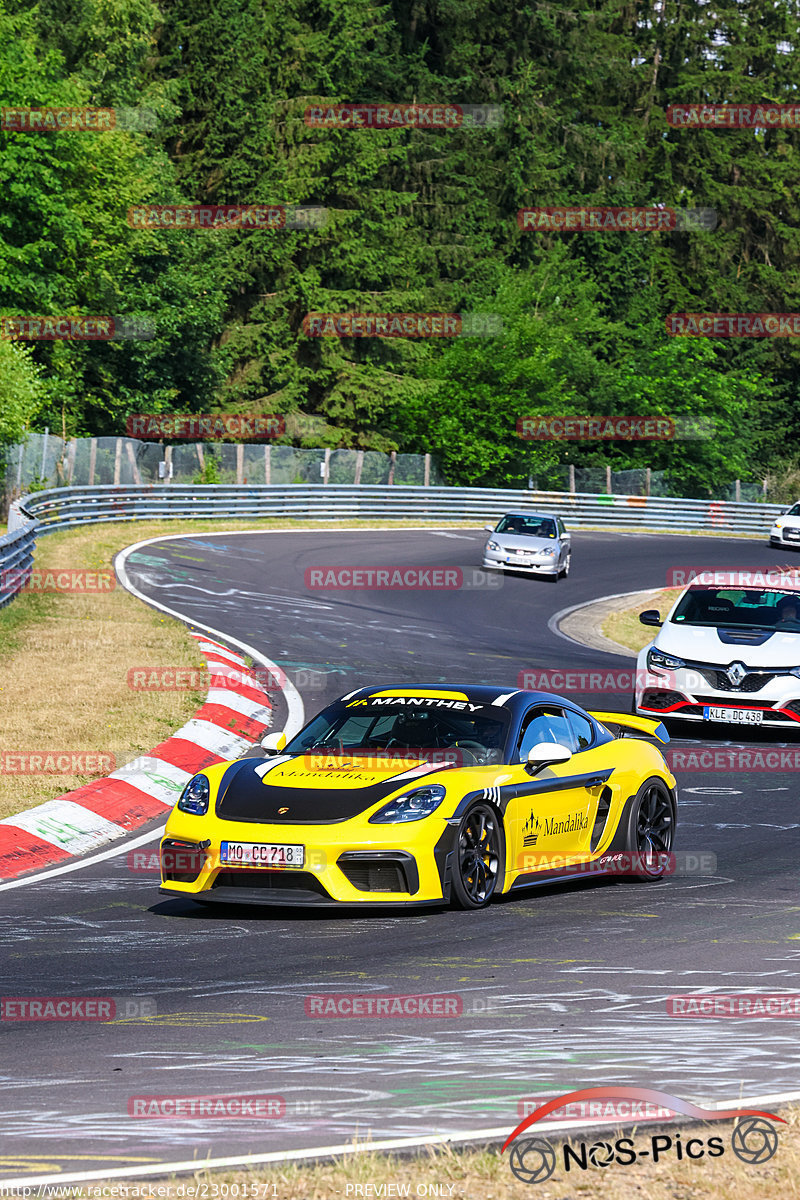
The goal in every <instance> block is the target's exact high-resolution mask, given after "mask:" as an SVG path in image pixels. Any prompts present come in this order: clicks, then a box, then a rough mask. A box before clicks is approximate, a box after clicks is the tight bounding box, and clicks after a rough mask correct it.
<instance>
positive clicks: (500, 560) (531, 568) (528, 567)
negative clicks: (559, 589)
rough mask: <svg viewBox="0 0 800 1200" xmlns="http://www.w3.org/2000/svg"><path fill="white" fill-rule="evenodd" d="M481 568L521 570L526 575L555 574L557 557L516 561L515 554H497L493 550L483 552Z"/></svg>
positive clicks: (557, 569)
mask: <svg viewBox="0 0 800 1200" xmlns="http://www.w3.org/2000/svg"><path fill="white" fill-rule="evenodd" d="M520 557H522V556H520ZM483 569H484V571H522V572H524V573H525V574H526V575H557V574H558V573H559V566H558V559H557V558H555V559H537V560H535V561H533V562H518V561H517V556H516V555H515V554H508V555H506V554H499V553H496V552H495V551H487V552H486V553H485V554H484V556H483Z"/></svg>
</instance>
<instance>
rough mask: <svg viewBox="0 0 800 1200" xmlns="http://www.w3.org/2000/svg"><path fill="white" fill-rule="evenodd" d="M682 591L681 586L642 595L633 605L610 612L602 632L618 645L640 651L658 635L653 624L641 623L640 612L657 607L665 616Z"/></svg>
mask: <svg viewBox="0 0 800 1200" xmlns="http://www.w3.org/2000/svg"><path fill="white" fill-rule="evenodd" d="M682 591H683V588H680V587H677V588H662V589H661V590H660V591H656V592H649V593H648V594H647V595H646V596H644V595H642V596H640V598H639V599H638V600H637V601H636V604H634V605H633V606H632V607H630V608H621V609H619V610H618V611H617V612H612V613H610V614H609V615H608V616H607V617H606V619H605V621H603V624H602V625H601V627H600V631H601V633H603V634H605V636H606V637H607V638H611V640H612V641H613V642H617V643H618V645H620V646H627V647H628V648H629V649H630V650H636V651H637V653H638V651H639V650H641V649H642V648H643V647H644V646H647V645H649V644H650V642H652V640H653V638H654V637H655V635H656V630H655V628H654V627H653V626H651V625H642V624H640V622H639V613H640V612H644V610H645V609H646V608H657V609H658V611H659V612H660V613H661V616H662V617H665V616H666V615H667V613H668V612H669V610H670V609H671V608H672V606H673V604H674V603H675V601H676V600H677V598H678V596H679V595H680V593H681V592H682Z"/></svg>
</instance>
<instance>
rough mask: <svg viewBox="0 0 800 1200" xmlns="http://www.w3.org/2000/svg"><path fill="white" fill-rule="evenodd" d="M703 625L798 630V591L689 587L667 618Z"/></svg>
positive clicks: (683, 622)
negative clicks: (670, 615)
mask: <svg viewBox="0 0 800 1200" xmlns="http://www.w3.org/2000/svg"><path fill="white" fill-rule="evenodd" d="M670 619H671V620H672V621H673V622H674V623H675V624H677V625H706V626H710V627H711V628H713V629H718V628H720V627H723V626H724V627H725V628H728V627H734V628H741V627H745V628H747V629H770V630H778V631H782V632H785V633H800V593H798V592H782V591H778V590H777V589H774V590H761V589H759V588H690V589H689V591H688V592H687V593H686V595H685V596H684V597H683V599H682V600H681V602H680V604H679V605H678V607H677V608H676V609H675V612H674V613H673V615H672V617H671V618H670Z"/></svg>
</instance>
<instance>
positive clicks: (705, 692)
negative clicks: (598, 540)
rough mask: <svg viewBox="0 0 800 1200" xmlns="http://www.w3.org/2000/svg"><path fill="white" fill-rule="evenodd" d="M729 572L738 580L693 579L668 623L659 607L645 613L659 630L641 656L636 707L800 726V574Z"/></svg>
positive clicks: (647, 712) (720, 721)
mask: <svg viewBox="0 0 800 1200" xmlns="http://www.w3.org/2000/svg"><path fill="white" fill-rule="evenodd" d="M722 574H727V575H729V576H731V575H732V574H735V575H736V576H737V577H738V578H736V579H733V578H732V579H731V582H730V583H729V584H728V585H727V586H716V585H715V586H709V585H707V584H705V583H703V584H701V585H698V584H697V583H693V584H691V585H690V586H689V587H688V588H686V589H685V590H684V591H683V592H682V593H681V595H680V596H679V597H678V599H677V601H676V602H675V604H674V605H673V607H672V609H671V610H670V611H669V613H668V614H667V616H666V617H665V618H664V621H663V623H662V621H661V617H660V614H659V613H658V612H657V610H655V609H648V610H647V611H646V612H643V613H640V615H639V620H640V621H641V622H642V624H643V625H652V626H654V627H659V631H658V633H657V635H656V638H655V640H654V641H653V642H651V643H650V645H649V646H645V647H644V649H643V650H641V651H640V653H639V656H638V659H637V664H636V666H637V670H636V688H635V700H634V708H635V712H636V713H637V714H639V715H640V716H645V717H660V718H662V719H663V718H664V717H667V718H670V717H671V718H675V719H680V720H681V721H692V722H695V723H698V724H702V725H706V726H709V725H712V724H713V725H716V726H717V727H719V726H720V725H728V726H729V727H732V726H736V725H738V726H741V725H748V726H750V725H752V726H762V727H764V728H769V729H794V730H797V731H798V732H800V589H799V588H798V585H797V579H796V578H795V580H794V582H792V581H790V580H787V581H786V583H783V584H782V583H780V582H775V580H774V577H770V576H768V575H767V573H766V572H764V573H763V575H761V574H759V573H755V574H754V573H752V572H751V573H746V574H745V573H741V572H736V573H731V572H727V573H722ZM742 579H744V582H741V580H742ZM763 579H766V580H767V583H766V585H764V584H763V582H759V581H760V580H763ZM723 582H724V581H723Z"/></svg>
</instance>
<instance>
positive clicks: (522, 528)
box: [495, 516, 556, 538]
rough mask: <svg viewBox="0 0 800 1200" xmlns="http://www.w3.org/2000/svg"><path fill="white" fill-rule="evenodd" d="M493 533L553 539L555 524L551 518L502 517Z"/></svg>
mask: <svg viewBox="0 0 800 1200" xmlns="http://www.w3.org/2000/svg"><path fill="white" fill-rule="evenodd" d="M495 533H519V534H522V535H523V536H524V537H540V538H554V537H555V536H556V523H555V521H554V520H553V518H552V517H515V516H508V517H503V519H502V521H501V522H500V524H499V525H498V526H497V528H496V529H495Z"/></svg>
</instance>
